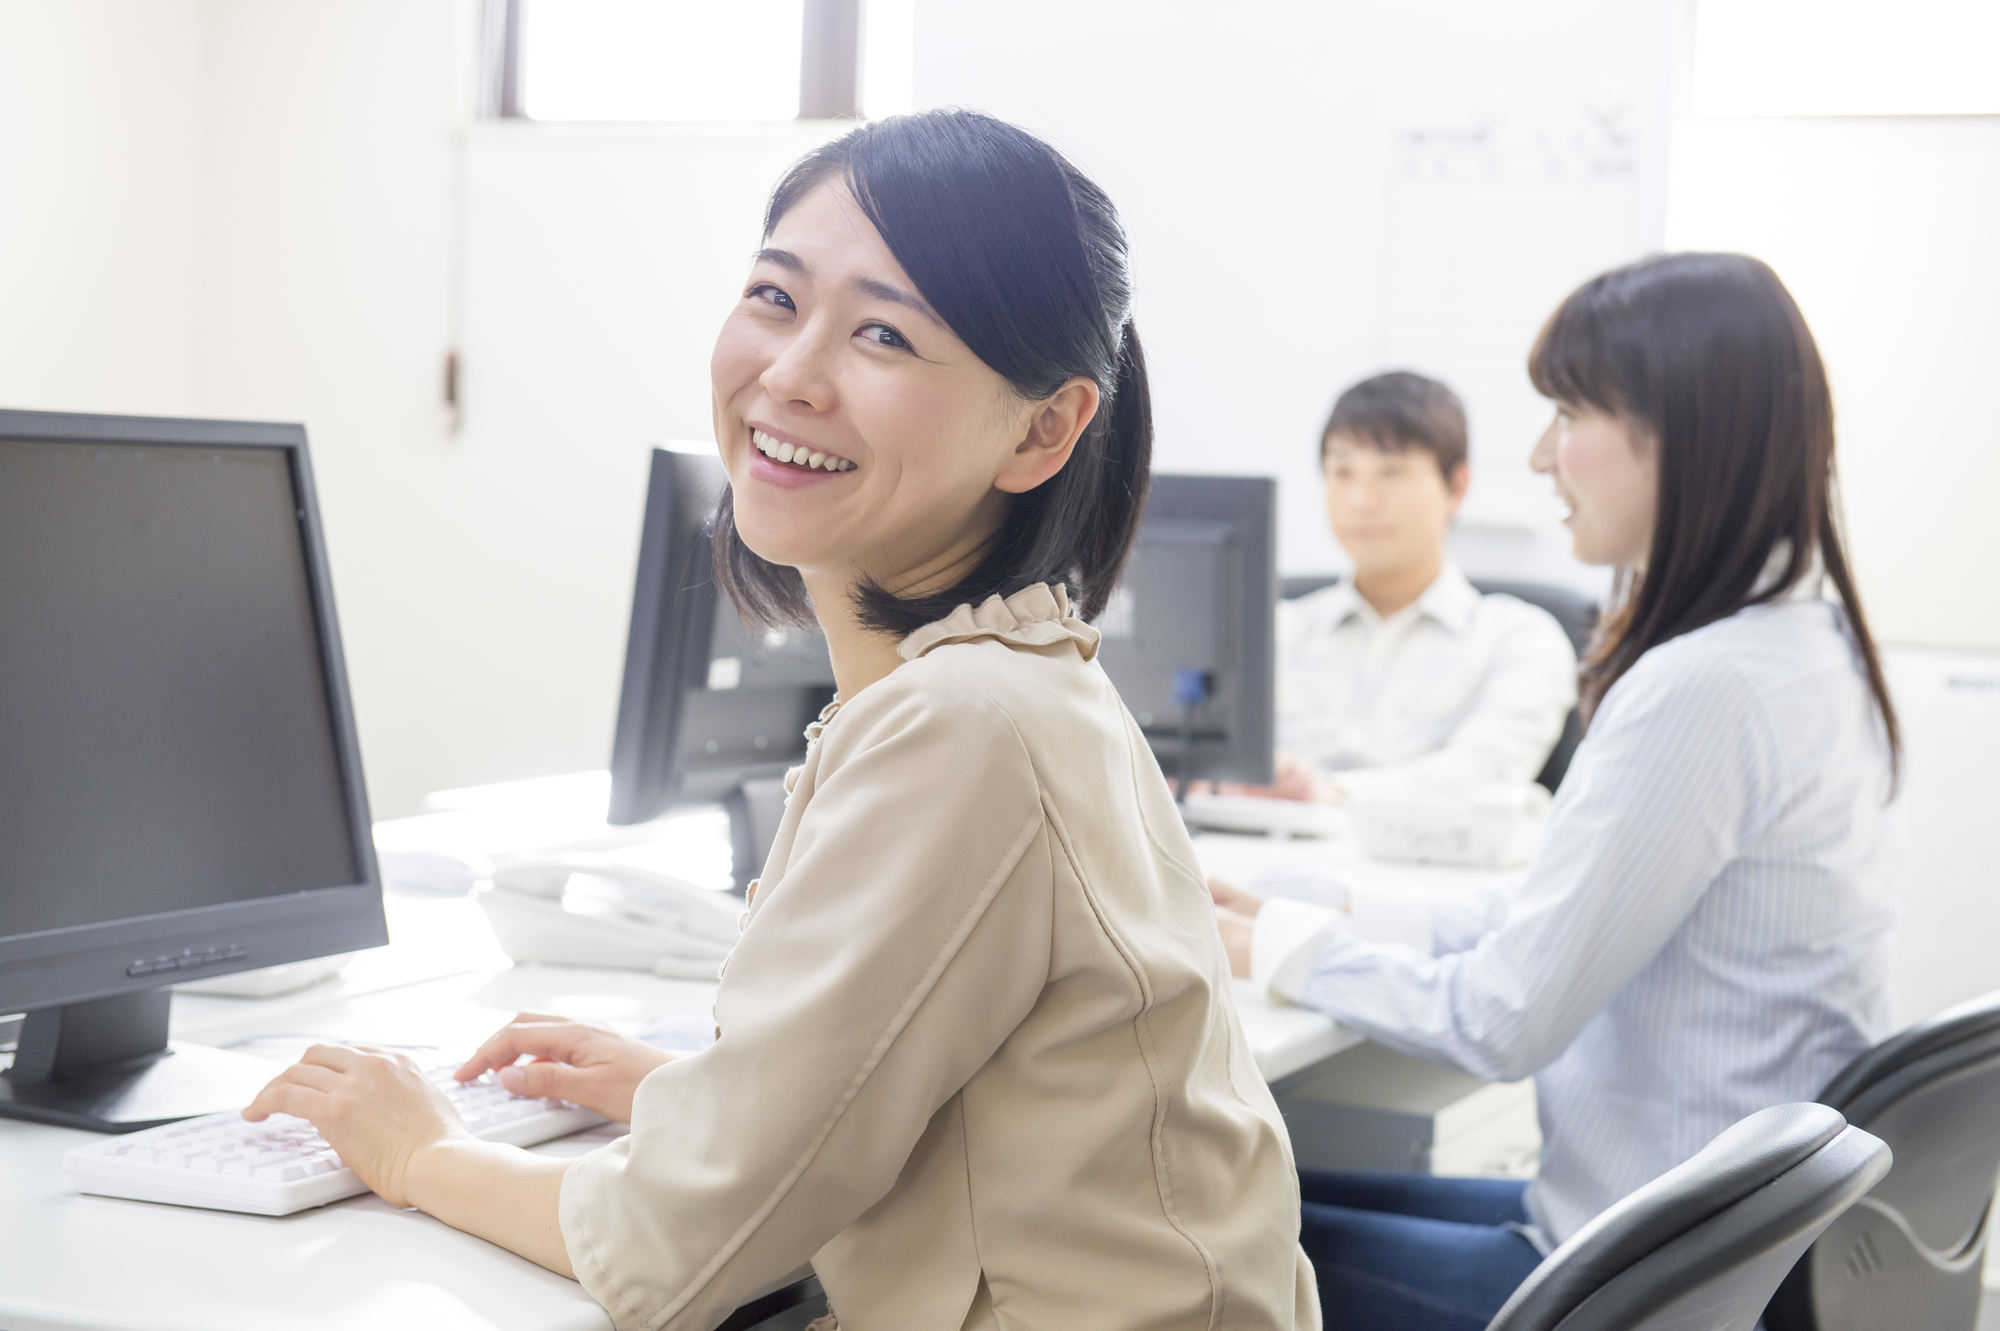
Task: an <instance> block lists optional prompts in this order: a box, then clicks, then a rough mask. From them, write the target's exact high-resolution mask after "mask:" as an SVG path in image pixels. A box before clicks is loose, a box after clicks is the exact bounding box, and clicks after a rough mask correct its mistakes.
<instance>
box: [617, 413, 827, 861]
mask: <svg viewBox="0 0 2000 1331" xmlns="http://www.w3.org/2000/svg"><path fill="white" fill-rule="evenodd" d="M728 483H729V481H728V476H727V475H726V474H725V473H724V471H723V469H722V463H721V461H720V460H719V459H718V458H717V457H716V455H715V446H714V445H713V444H673V445H669V446H666V447H661V448H656V449H654V450H653V465H652V473H651V478H650V480H649V482H648V484H647V488H646V516H645V521H644V526H643V527H642V528H641V530H640V535H639V571H638V576H637V578H636V579H635V580H634V586H633V591H632V626H631V630H630V632H629V633H628V634H627V636H626V640H625V678H624V685H623V687H622V688H621V690H620V692H619V697H618V725H617V730H616V732H615V733H614V735H613V739H612V747H611V808H610V813H609V820H610V821H611V822H613V823H619V824H627V823H640V822H645V821H647V820H648V819H652V818H657V817H659V816H660V815H661V814H662V813H664V812H666V811H667V810H668V809H669V808H672V807H673V806H675V805H680V804H693V803H714V802H717V801H720V802H721V803H722V804H723V805H724V807H725V808H727V809H728V810H729V814H730V837H731V841H732V842H733V843H734V860H735V880H736V887H737V890H738V891H741V890H743V888H744V886H745V885H746V884H747V883H748V881H749V878H750V876H751V875H753V874H755V873H757V872H758V871H759V870H760V869H761V868H762V861H763V858H764V854H765V853H766V852H767V851H768V850H769V849H770V843H771V837H772V836H773V835H774V834H775V831H776V812H777V810H778V809H779V808H781V807H782V805H783V802H784V794H783V787H782V785H781V784H780V783H781V781H782V778H783V776H784V773H785V769H786V768H787V767H791V766H794V765H796V764H797V763H799V762H801V761H802V760H803V759H804V757H805V729H806V726H807V725H809V724H810V723H811V722H812V720H813V718H814V717H816V716H818V715H819V713H820V709H821V708H823V707H825V706H826V704H827V703H828V702H829V701H831V700H832V698H833V693H834V682H833V662H832V661H831V659H829V658H828V656H827V652H826V640H825V639H824V638H822V637H821V636H820V635H819V634H817V633H808V632H805V631H803V630H800V629H792V628H787V629H770V630H763V631H755V632H753V631H752V630H750V629H749V628H747V627H746V626H745V625H744V623H743V620H742V619H741V618H740V617H739V616H738V615H737V613H736V609H735V607H734V606H732V605H731V604H730V603H729V599H728V598H727V597H725V596H722V595H720V594H719V593H718V591H717V588H716V585H715V561H714V559H713V557H712V556H711V554H710V550H709V521H710V519H711V517H712V516H713V515H714V513H715V505H716V501H717V500H718V499H720V498H721V496H722V491H723V488H724V487H725V486H726V485H728Z"/></svg>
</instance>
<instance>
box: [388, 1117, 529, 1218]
mask: <svg viewBox="0 0 2000 1331" xmlns="http://www.w3.org/2000/svg"><path fill="white" fill-rule="evenodd" d="M496 1149H505V1148H496V1147H495V1146H493V1144H492V1143H490V1142H483V1141H480V1140H479V1139H478V1138H477V1137H475V1136H473V1135H472V1134H471V1133H469V1132H467V1131H465V1130H464V1129H463V1128H457V1129H454V1130H452V1131H450V1132H447V1133H445V1134H444V1135H443V1136H441V1137H434V1138H432V1139H431V1140H430V1141H427V1142H424V1143H423V1144H422V1145H420V1146H418V1147H417V1148H416V1149H415V1150H413V1151H411V1152H410V1157H409V1159H408V1160H406V1161H405V1162H404V1164H403V1201H404V1203H405V1204H406V1205H409V1206H414V1207H416V1208H417V1209H418V1210H419V1211H422V1212H423V1213H424V1214H425V1215H431V1216H437V1217H438V1218H439V1219H444V1216H443V1215H441V1214H440V1211H441V1209H448V1208H449V1205H450V1199H451V1197H452V1195H453V1193H454V1192H455V1191H459V1189H457V1188H454V1186H453V1184H454V1180H455V1179H459V1178H462V1177H463V1176H464V1174H465V1172H466V1171H468V1170H473V1169H477V1168H478V1164H479V1158H480V1156H482V1155H483V1154H485V1153H487V1152H489V1151H492V1150H496Z"/></svg>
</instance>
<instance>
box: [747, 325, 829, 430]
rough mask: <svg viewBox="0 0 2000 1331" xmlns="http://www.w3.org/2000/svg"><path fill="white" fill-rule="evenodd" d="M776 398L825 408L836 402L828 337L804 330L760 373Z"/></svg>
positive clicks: (814, 409)
mask: <svg viewBox="0 0 2000 1331" xmlns="http://www.w3.org/2000/svg"><path fill="white" fill-rule="evenodd" d="M758 379H759V382H761V383H762V384H763V385H764V391H765V392H766V393H768V394H769V395H770V396H771V398H772V399H773V400H774V401H778V402H786V403H791V404H794V405H798V406H803V407H805V408H807V409H809V410H812V411H824V410H826V409H827V408H828V407H829V406H831V405H832V404H833V399H834V393H833V375H832V366H831V364H830V358H829V355H828V348H827V346H826V345H825V339H824V338H823V337H820V336H819V335H818V334H817V333H816V332H815V331H814V330H812V329H810V328H807V329H801V330H800V331H799V334H798V336H796V337H793V338H791V339H790V340H788V341H787V342H786V343H785V344H784V346H783V348H782V349H781V350H780V351H779V352H778V354H777V356H776V357H775V358H774V359H773V360H772V361H771V363H770V364H769V365H767V366H765V367H764V373H763V374H761V375H759V376H758Z"/></svg>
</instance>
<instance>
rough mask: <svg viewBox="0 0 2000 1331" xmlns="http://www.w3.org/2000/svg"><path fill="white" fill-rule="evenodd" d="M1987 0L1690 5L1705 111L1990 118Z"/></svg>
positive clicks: (1997, 98) (1997, 56)
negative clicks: (1693, 8)
mask: <svg viewBox="0 0 2000 1331" xmlns="http://www.w3.org/2000/svg"><path fill="white" fill-rule="evenodd" d="M1996 69H2000V3H1995V0H1699V3H1698V5H1697V7H1696V10H1695V26H1694V68H1693V75H1694V78H1693V88H1692V93H1693V104H1694V111H1695V114H1697V115H1706V116H1907V115H1932V116H1950V115H1995V114H2000V76H1996V74H1995V72H1994V71H1995V70H1996Z"/></svg>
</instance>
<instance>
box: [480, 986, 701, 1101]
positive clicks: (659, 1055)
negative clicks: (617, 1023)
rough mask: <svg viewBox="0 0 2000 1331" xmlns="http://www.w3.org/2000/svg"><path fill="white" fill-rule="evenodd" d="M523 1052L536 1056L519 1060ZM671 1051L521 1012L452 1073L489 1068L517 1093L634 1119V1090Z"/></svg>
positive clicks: (669, 1057) (596, 1028) (594, 1028)
mask: <svg viewBox="0 0 2000 1331" xmlns="http://www.w3.org/2000/svg"><path fill="white" fill-rule="evenodd" d="M523 1054H526V1055H528V1056H530V1057H532V1058H533V1059H534V1061H533V1062H532V1063H522V1062H520V1061H519V1060H520V1058H521V1056H522V1055H523ZM674 1057H675V1056H674V1055H673V1054H670V1053H668V1052H667V1051H666V1050H664V1049H658V1048H655V1047H654V1046H652V1045H649V1044H647V1043H645V1042H644V1041H642V1040H635V1039H633V1038H632V1037H631V1036H629V1035H620V1034H619V1033H618V1032H616V1031H607V1030H605V1029H603V1028H602V1027H599V1026H590V1025H586V1024H585V1023H583V1022H580V1021H571V1020H569V1019H568V1018H567V1017H551V1016H547V1015H544V1014H543V1013H539V1012H523V1013H521V1014H520V1015H518V1016H516V1017H515V1018H514V1020H513V1021H511V1022H509V1023H508V1024H507V1025H505V1026H503V1027H501V1028H500V1030H499V1031H498V1032H497V1033H496V1034H495V1035H494V1036H493V1038H492V1039H490V1040H488V1041H487V1042H486V1043H485V1044H483V1045H481V1046H479V1052H478V1053H476V1054H474V1055H473V1056H472V1057H471V1058H470V1059H467V1060H466V1063H465V1066H464V1067H462V1068H460V1069H459V1070H458V1071H457V1072H456V1073H454V1074H452V1075H454V1076H456V1077H457V1078H458V1079H459V1080H460V1081H470V1080H471V1079H472V1078H474V1077H477V1076H479V1075H480V1074H481V1073H483V1072H485V1071H487V1070H488V1069H492V1070H493V1071H495V1072H497V1073H499V1074H500V1084H501V1085H502V1086H505V1087H506V1088H507V1089H508V1090H510V1091H512V1092H513V1093H514V1094H516V1095H533V1096H542V1097H546V1098H549V1099H555V1100H567V1101H569V1102H570V1103H571V1104H575V1105H582V1106H583V1107H584V1108H585V1109H591V1110H595V1111H596V1112H598V1113H600V1114H602V1115H604V1117H606V1118H608V1119H611V1120H613V1121H614V1122H618V1123H630V1122H631V1121H632V1093H633V1092H634V1091H636V1090H638V1089H639V1083H640V1082H641V1081H643V1080H644V1079H645V1076H646V1074H647V1073H649V1072H651V1071H652V1070H653V1069H654V1068H656V1067H659V1066H660V1065H661V1064H662V1063H668V1062H671V1061H673V1059H674Z"/></svg>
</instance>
